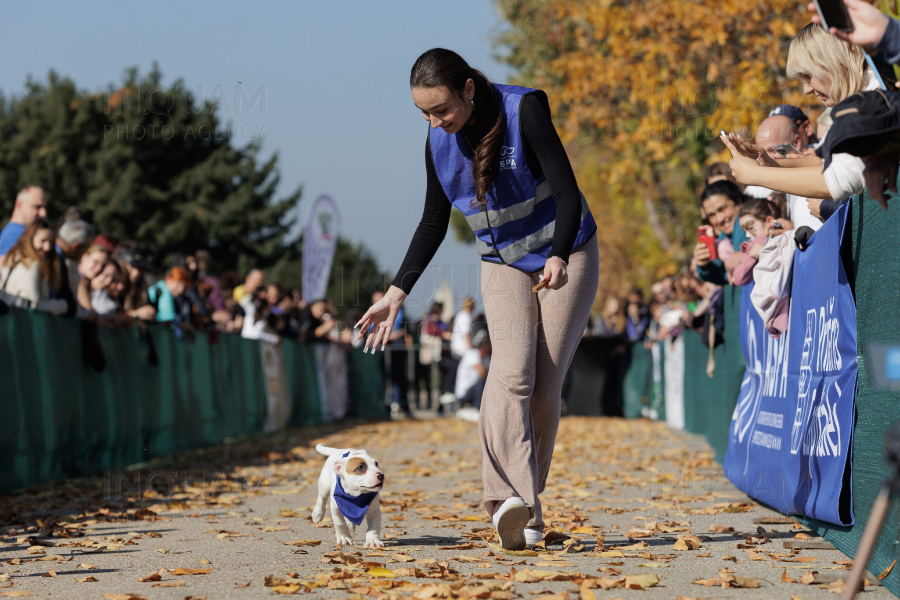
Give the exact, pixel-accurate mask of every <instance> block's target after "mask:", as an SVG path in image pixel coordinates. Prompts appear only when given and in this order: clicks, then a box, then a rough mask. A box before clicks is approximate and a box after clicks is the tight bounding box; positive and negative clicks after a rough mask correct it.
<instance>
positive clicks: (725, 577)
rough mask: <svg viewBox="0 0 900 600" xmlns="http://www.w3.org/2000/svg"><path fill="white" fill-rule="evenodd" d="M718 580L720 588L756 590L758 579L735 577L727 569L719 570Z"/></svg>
mask: <svg viewBox="0 0 900 600" xmlns="http://www.w3.org/2000/svg"><path fill="white" fill-rule="evenodd" d="M719 579H720V580H721V581H722V587H737V588H745V589H746V588H758V587H759V579H756V578H755V577H744V576H743V575H735V574H734V573H731V572H729V571H728V570H727V569H720V570H719Z"/></svg>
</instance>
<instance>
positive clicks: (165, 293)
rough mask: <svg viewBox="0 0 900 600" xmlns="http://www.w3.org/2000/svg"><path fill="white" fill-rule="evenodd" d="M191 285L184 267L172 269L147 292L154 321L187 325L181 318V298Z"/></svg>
mask: <svg viewBox="0 0 900 600" xmlns="http://www.w3.org/2000/svg"><path fill="white" fill-rule="evenodd" d="M190 284H191V274H190V273H188V270H187V269H185V268H184V267H172V268H171V269H169V272H168V273H166V278H165V279H164V280H163V281H159V282H157V283H156V284H155V285H152V286H151V287H150V289H148V290H147V294H148V296H149V297H150V303H151V304H152V305H153V306H154V308H156V320H157V321H160V322H163V323H165V322H169V321H175V320H181V321H182V323H181V324H182V326H184V325H187V324H189V323H188V321H189V319H184V318H183V317H184V316H185V315H183V312H184V310H183V307H182V299H181V298H182V296H184V291H185V290H186V289H187V287H188V286H189V285H190Z"/></svg>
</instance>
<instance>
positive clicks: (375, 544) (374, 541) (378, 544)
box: [365, 536, 384, 548]
mask: <svg viewBox="0 0 900 600" xmlns="http://www.w3.org/2000/svg"><path fill="white" fill-rule="evenodd" d="M365 547H366V548H384V542H382V541H381V540H379V539H378V538H377V537H371V538H370V537H368V536H366V545H365Z"/></svg>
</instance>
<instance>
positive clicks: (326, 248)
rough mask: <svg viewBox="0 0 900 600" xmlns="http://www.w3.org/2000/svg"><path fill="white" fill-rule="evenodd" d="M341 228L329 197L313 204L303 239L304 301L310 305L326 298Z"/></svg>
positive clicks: (339, 215) (335, 207)
mask: <svg viewBox="0 0 900 600" xmlns="http://www.w3.org/2000/svg"><path fill="white" fill-rule="evenodd" d="M340 228H341V214H340V213H339V212H338V209H337V205H336V204H335V203H334V200H332V199H331V197H330V196H326V195H324V194H323V195H321V196H319V197H318V198H316V201H315V202H313V205H312V208H311V209H310V211H309V218H308V219H307V221H306V232H305V233H304V235H303V301H304V302H306V303H307V304H309V303H310V302H315V301H316V300H322V299H324V298H325V290H327V289H328V279H329V278H330V277H331V262H332V260H334V247H335V246H336V245H337V238H338V231H340Z"/></svg>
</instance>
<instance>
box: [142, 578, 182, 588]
mask: <svg viewBox="0 0 900 600" xmlns="http://www.w3.org/2000/svg"><path fill="white" fill-rule="evenodd" d="M186 585H187V581H185V580H184V579H180V580H178V581H161V582H159V583H154V584H153V585H151V586H150V587H184V586H186Z"/></svg>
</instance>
